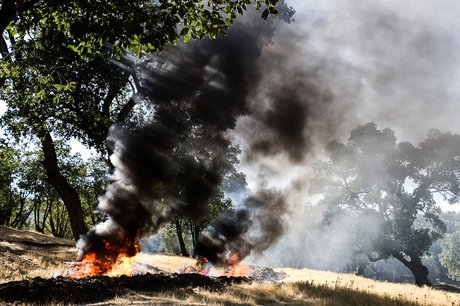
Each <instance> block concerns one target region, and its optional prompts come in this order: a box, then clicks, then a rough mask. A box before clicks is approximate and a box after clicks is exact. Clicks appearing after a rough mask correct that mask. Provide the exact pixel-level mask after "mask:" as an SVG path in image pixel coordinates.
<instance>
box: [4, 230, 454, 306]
mask: <svg viewBox="0 0 460 306" xmlns="http://www.w3.org/2000/svg"><path fill="white" fill-rule="evenodd" d="M76 254H77V249H76V248H75V243H74V241H71V240H66V239H59V238H54V237H49V236H46V235H43V234H40V233H36V232H32V231H22V230H17V229H12V228H8V227H1V226H0V264H1V265H2V267H3V269H1V272H0V292H1V288H2V286H3V287H4V286H7V285H8V284H10V283H9V282H10V281H13V280H14V281H21V280H31V279H32V278H34V277H37V276H40V277H41V278H45V279H49V278H52V277H56V276H65V275H66V273H67V271H68V269H69V264H68V262H71V261H73V260H75V257H76ZM141 260H142V263H143V264H146V265H150V266H154V267H155V268H156V269H158V270H160V271H163V272H164V277H165V279H164V281H166V276H168V275H171V273H175V272H176V271H177V268H178V267H180V266H183V265H193V264H194V263H195V261H194V260H193V259H192V258H184V257H179V256H169V255H159V254H142V256H141ZM275 270H276V271H277V272H284V273H286V278H285V279H284V280H283V281H282V282H280V283H268V282H266V283H256V282H252V283H250V282H242V283H239V284H233V285H226V286H223V287H218V289H216V290H211V289H210V288H208V287H203V286H200V285H196V284H194V283H193V284H192V283H190V284H189V285H188V286H185V287H184V286H179V287H175V288H170V289H164V288H163V289H161V290H153V291H152V290H150V291H149V290H130V291H128V292H126V291H123V294H117V292H111V293H110V294H108V295H107V298H104V299H103V300H101V299H100V298H97V297H96V298H95V300H94V301H93V302H95V305H107V304H119V305H123V304H127V303H133V302H136V303H139V304H151V303H160V304H161V303H174V304H197V305H202V304H240V305H254V304H280V303H287V304H293V303H295V304H305V305H353V304H359V305H418V304H421V305H460V294H459V293H455V292H448V291H443V290H439V289H432V288H418V287H416V286H414V285H409V284H393V283H387V282H378V281H373V280H369V279H365V278H362V277H358V276H355V275H353V274H338V273H332V272H325V271H315V270H308V269H302V270H298V269H289V268H284V269H275ZM68 279H69V278H67V277H64V278H60V281H61V282H65V281H66V280H68ZM39 280H40V279H35V280H33V281H31V283H30V284H35V283H36V282H38V281H39ZM51 281H52V279H51ZM82 281H84V280H82ZM160 281H161V280H160ZM30 284H29V285H30ZM451 289H452V288H451ZM120 293H121V291H120ZM1 297H2V296H1V294H0V298H1ZM60 301H61V302H62V300H59V299H56V300H55V302H60ZM65 301H69V300H65Z"/></svg>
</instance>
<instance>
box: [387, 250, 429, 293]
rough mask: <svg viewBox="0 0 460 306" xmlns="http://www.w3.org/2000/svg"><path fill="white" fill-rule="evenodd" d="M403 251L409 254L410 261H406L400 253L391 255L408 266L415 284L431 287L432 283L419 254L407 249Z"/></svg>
mask: <svg viewBox="0 0 460 306" xmlns="http://www.w3.org/2000/svg"><path fill="white" fill-rule="evenodd" d="M405 253H406V254H407V255H409V257H410V261H408V260H407V259H406V258H405V257H404V255H403V254H402V253H397V254H393V256H394V257H395V258H396V259H398V260H399V261H400V262H402V263H403V264H404V265H405V266H406V267H407V268H409V270H410V271H411V272H412V274H413V275H414V279H415V284H416V285H417V286H419V287H422V286H430V287H432V286H433V284H432V283H431V281H430V280H429V279H428V268H427V267H425V266H424V265H423V264H422V260H421V258H420V256H418V255H417V254H415V253H414V252H411V251H407V252H405Z"/></svg>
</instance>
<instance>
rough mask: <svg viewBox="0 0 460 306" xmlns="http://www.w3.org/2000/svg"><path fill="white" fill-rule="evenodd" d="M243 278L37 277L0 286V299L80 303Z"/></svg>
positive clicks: (210, 285) (229, 282) (214, 286)
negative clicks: (133, 293)
mask: <svg viewBox="0 0 460 306" xmlns="http://www.w3.org/2000/svg"><path fill="white" fill-rule="evenodd" d="M249 281H250V280H249V279H248V278H245V277H217V278H211V277H208V276H203V275H200V274H145V275H136V276H121V277H108V276H93V277H83V278H69V277H56V278H48V279H45V278H41V277H36V278H33V279H30V280H24V281H14V282H9V283H4V284H0V300H1V301H4V302H25V303H32V304H47V303H70V304H80V303H88V302H93V303H94V302H100V301H105V300H108V299H111V298H114V297H116V296H120V295H124V294H127V293H128V292H132V291H134V292H141V291H149V292H158V291H174V290H177V289H187V288H190V290H191V289H192V288H196V287H200V288H205V289H207V290H212V291H215V290H221V289H223V287H224V286H227V285H232V284H239V283H242V282H249Z"/></svg>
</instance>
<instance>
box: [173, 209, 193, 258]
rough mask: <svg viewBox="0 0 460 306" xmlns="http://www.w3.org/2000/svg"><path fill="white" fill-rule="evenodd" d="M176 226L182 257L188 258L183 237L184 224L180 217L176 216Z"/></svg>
mask: <svg viewBox="0 0 460 306" xmlns="http://www.w3.org/2000/svg"><path fill="white" fill-rule="evenodd" d="M174 225H175V226H176V234H177V239H178V240H179V246H180V252H181V254H182V256H186V257H188V256H189V255H188V252H187V248H186V247H185V242H184V238H183V237H182V224H181V220H180V217H179V216H174Z"/></svg>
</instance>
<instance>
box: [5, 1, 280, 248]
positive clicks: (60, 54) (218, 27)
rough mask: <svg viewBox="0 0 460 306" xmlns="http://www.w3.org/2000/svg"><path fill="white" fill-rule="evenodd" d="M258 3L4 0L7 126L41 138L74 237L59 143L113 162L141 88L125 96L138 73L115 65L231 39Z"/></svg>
mask: <svg viewBox="0 0 460 306" xmlns="http://www.w3.org/2000/svg"><path fill="white" fill-rule="evenodd" d="M252 2H253V1H248V0H239V1H209V2H208V4H207V5H205V4H203V3H201V1H188V2H179V3H176V2H170V1H154V2H152V1H145V0H144V1H126V0H117V1H111V2H110V3H108V2H104V1H103V2H98V1H96V2H91V3H86V2H81V1H66V2H62V1H43V0H29V1H20V2H19V1H9V0H7V1H3V2H2V5H1V8H0V29H1V32H2V33H3V34H4V35H3V36H2V37H1V38H0V53H1V55H2V58H1V63H0V64H1V65H0V86H1V87H3V88H2V91H1V98H2V99H3V100H4V101H6V102H7V104H8V113H7V114H6V116H4V118H3V124H4V125H5V126H8V127H9V128H10V129H12V130H13V133H14V134H15V135H16V136H17V135H34V136H35V137H36V138H38V139H39V140H40V142H41V145H42V151H43V153H44V154H43V157H44V159H43V166H44V167H45V169H46V171H47V178H46V179H47V181H48V182H49V183H50V184H51V185H52V186H53V187H54V188H55V190H56V191H57V192H58V194H59V195H60V197H61V198H62V199H63V201H64V203H65V205H66V208H67V211H68V213H69V215H70V216H71V219H70V221H71V226H72V231H73V235H74V238H75V239H78V238H79V236H80V235H81V234H84V233H86V231H87V228H86V226H85V223H84V216H83V211H82V204H81V202H80V198H79V196H78V193H77V192H76V189H75V186H72V184H70V183H69V182H68V180H67V179H66V177H65V176H64V175H62V173H61V172H62V171H61V170H62V169H61V166H60V165H59V164H58V162H57V160H58V159H57V157H56V148H55V141H54V139H55V137H56V136H58V137H59V138H60V139H63V140H68V139H69V138H71V137H76V138H78V139H79V140H81V141H82V142H83V143H85V144H87V145H89V146H92V147H95V148H96V149H98V151H99V152H100V153H101V154H103V155H104V156H105V157H106V158H107V157H108V155H109V154H110V147H109V146H107V145H106V141H105V140H106V137H107V134H108V130H109V128H110V126H112V125H113V124H115V123H119V122H122V121H124V120H126V118H127V117H128V116H129V115H130V113H131V111H132V109H133V108H134V105H135V101H134V98H129V97H128V96H129V93H133V92H135V91H136V88H137V89H139V86H137V85H138V84H135V85H136V86H132V89H131V90H129V89H127V86H128V81H129V80H132V81H133V82H134V83H136V75H135V73H133V71H132V69H131V68H128V69H126V70H125V69H121V68H119V67H118V68H117V67H114V66H113V65H111V64H112V62H111V60H110V58H113V57H118V58H119V57H120V55H122V54H124V53H125V52H127V51H128V50H131V51H133V52H135V53H136V54H138V55H141V54H143V53H145V52H153V51H156V50H159V49H161V48H162V47H163V46H165V45H167V44H169V43H174V42H176V41H177V40H178V39H179V38H180V36H181V35H183V36H184V37H185V38H184V40H188V39H190V38H193V39H197V38H203V37H204V36H206V35H209V36H211V37H217V34H218V33H219V34H221V35H223V34H224V31H225V30H226V29H227V28H228V24H230V23H232V22H233V20H234V19H235V18H236V13H239V14H243V11H244V10H246V9H247V7H246V5H249V4H251V3H252ZM255 2H256V3H257V9H260V8H261V5H262V4H264V5H266V6H267V8H266V9H265V10H264V12H263V14H262V17H263V18H265V19H266V18H267V17H268V15H269V14H276V13H277V11H276V9H275V8H274V6H275V4H276V3H277V2H278V1H277V0H267V1H259V0H258V1H255ZM120 60H121V62H120V63H121V65H122V66H123V67H125V68H127V67H128V66H127V65H126V64H124V63H122V61H123V59H120ZM107 161H109V160H108V158H107Z"/></svg>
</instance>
